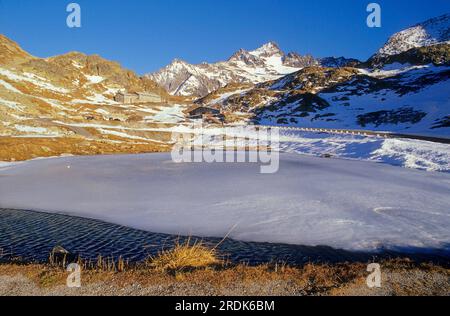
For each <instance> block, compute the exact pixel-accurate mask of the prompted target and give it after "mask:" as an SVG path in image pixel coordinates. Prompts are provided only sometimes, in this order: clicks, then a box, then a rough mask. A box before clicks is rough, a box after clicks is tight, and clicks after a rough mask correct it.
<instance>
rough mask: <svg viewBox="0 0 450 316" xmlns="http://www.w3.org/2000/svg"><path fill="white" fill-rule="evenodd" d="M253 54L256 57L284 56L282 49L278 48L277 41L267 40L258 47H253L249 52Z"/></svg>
mask: <svg viewBox="0 0 450 316" xmlns="http://www.w3.org/2000/svg"><path fill="white" fill-rule="evenodd" d="M250 54H252V55H253V56H256V57H262V58H268V57H273V56H280V57H281V56H284V53H283V51H282V50H281V49H280V47H279V46H278V44H277V43H275V42H268V43H266V44H264V45H263V46H261V47H260V48H258V49H255V50H253V51H251V52H250Z"/></svg>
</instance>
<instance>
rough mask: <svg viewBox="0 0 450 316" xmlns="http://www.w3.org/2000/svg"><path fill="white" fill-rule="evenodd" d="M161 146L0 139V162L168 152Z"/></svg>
mask: <svg viewBox="0 0 450 316" xmlns="http://www.w3.org/2000/svg"><path fill="white" fill-rule="evenodd" d="M167 151H170V147H169V146H168V145H165V144H161V143H152V142H150V141H149V142H148V143H133V142H123V143H115V142H109V141H107V140H87V139H85V138H82V137H73V138H70V137H64V138H15V137H0V161H22V160H28V159H33V158H38V157H55V156H60V155H64V154H71V155H79V156H84V155H110V154H140V153H153V152H167Z"/></svg>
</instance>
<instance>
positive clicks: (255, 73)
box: [147, 42, 357, 97]
mask: <svg viewBox="0 0 450 316" xmlns="http://www.w3.org/2000/svg"><path fill="white" fill-rule="evenodd" d="M351 62H357V60H355V59H345V58H343V57H340V58H333V57H329V58H324V59H316V58H314V57H312V56H310V55H306V56H301V55H299V54H297V53H294V52H291V53H288V54H285V53H284V52H283V51H282V50H281V49H280V48H279V47H278V45H277V44H276V43H273V42H270V43H267V44H265V45H263V46H261V47H260V48H258V49H256V50H253V51H247V50H245V49H240V50H239V51H237V52H236V53H235V54H233V55H232V56H231V57H230V58H229V59H228V61H225V62H218V63H214V64H208V63H203V64H200V65H191V64H188V63H186V62H184V61H181V60H174V61H173V62H172V63H171V64H170V65H168V66H166V67H165V68H163V69H161V70H159V71H158V72H155V73H153V74H148V75H147V77H149V78H151V79H152V80H154V81H155V82H157V83H158V84H160V85H161V86H163V87H164V88H165V89H166V90H167V91H168V92H169V93H170V94H173V95H183V96H196V97H203V96H205V95H207V94H208V93H210V92H213V91H215V90H217V89H219V88H221V87H224V86H226V85H227V84H230V83H243V84H248V83H253V84H256V83H261V82H265V81H269V80H275V79H278V78H280V77H282V76H284V75H286V74H290V73H293V72H295V71H298V70H300V69H301V68H304V67H308V66H317V65H321V64H322V63H323V64H326V65H329V66H330V67H334V66H337V67H340V66H344V65H346V64H348V63H351Z"/></svg>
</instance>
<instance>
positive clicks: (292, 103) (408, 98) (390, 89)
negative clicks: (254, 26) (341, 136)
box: [199, 64, 450, 137]
mask: <svg viewBox="0 0 450 316" xmlns="http://www.w3.org/2000/svg"><path fill="white" fill-rule="evenodd" d="M448 91H450V67H449V66H447V65H441V66H435V65H433V64H429V65H409V64H389V65H385V66H384V67H383V68H381V69H357V68H339V69H335V68H323V67H308V68H304V69H302V70H300V71H298V72H296V73H294V74H290V75H288V76H286V77H283V78H281V79H278V80H275V81H271V82H266V83H263V84H259V85H257V86H256V87H255V88H252V89H246V90H242V89H241V88H240V87H239V86H237V87H236V88H235V92H234V93H233V92H232V91H229V89H228V90H223V91H222V90H218V91H217V92H216V93H213V94H211V96H208V97H205V98H203V99H200V100H199V102H201V103H205V104H208V105H217V106H221V107H222V108H223V109H224V110H225V111H230V112H231V113H240V114H243V115H242V117H243V119H244V120H248V121H250V122H253V123H256V124H261V125H288V126H300V127H319V128H340V129H368V130H379V131H396V132H402V133H411V134H424V135H436V136H445V137H449V136H450V128H449V127H450V125H449V124H450V94H449V92H448ZM216 100H219V101H220V102H219V101H217V102H216Z"/></svg>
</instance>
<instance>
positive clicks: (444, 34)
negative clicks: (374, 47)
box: [375, 14, 450, 58]
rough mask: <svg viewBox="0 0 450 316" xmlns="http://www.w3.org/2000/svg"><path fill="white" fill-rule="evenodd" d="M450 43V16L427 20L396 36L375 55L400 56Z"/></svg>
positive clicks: (378, 56) (445, 15)
mask: <svg viewBox="0 0 450 316" xmlns="http://www.w3.org/2000/svg"><path fill="white" fill-rule="evenodd" d="M449 42H450V14H444V15H442V16H439V17H436V18H433V19H430V20H427V21H425V22H422V23H419V24H417V25H415V26H413V27H410V28H408V29H406V30H403V31H401V32H398V33H396V34H394V35H393V36H392V37H391V38H390V39H389V41H388V42H387V43H386V44H385V45H384V46H383V47H382V48H381V49H380V50H379V51H378V53H377V54H376V55H375V56H376V57H377V58H380V57H384V56H390V55H398V54H400V53H403V52H406V51H408V50H410V49H412V48H417V47H426V46H431V45H436V44H439V43H449Z"/></svg>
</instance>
